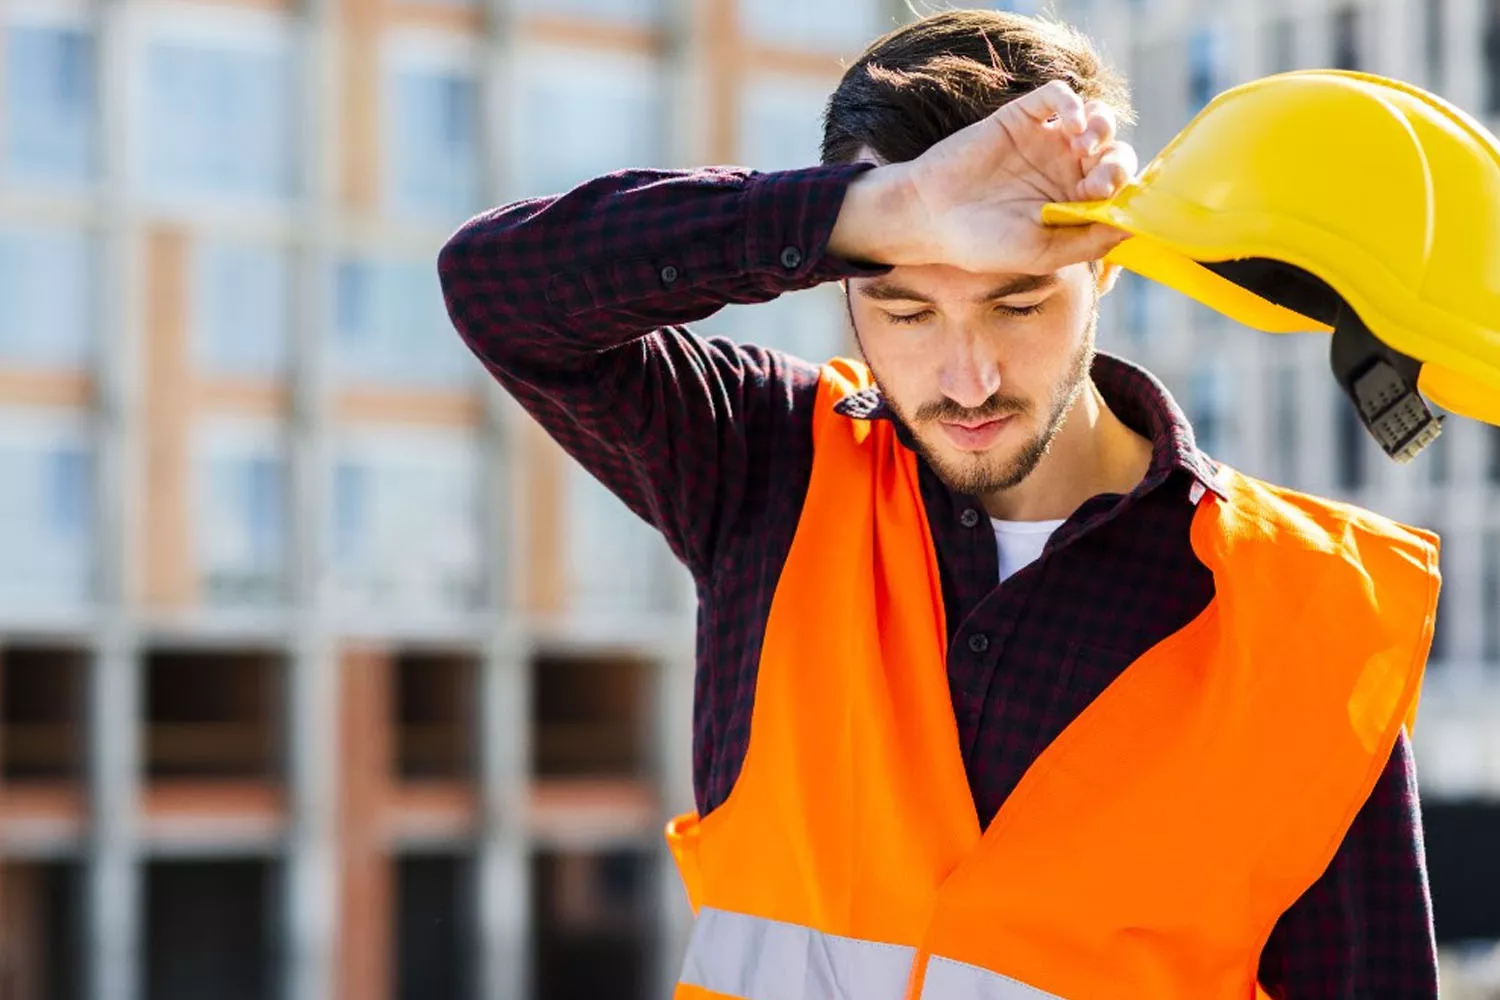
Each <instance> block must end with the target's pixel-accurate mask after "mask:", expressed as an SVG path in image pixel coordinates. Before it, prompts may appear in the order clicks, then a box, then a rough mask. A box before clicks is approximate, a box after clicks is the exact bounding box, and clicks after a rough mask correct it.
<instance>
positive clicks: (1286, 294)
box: [1200, 257, 1443, 464]
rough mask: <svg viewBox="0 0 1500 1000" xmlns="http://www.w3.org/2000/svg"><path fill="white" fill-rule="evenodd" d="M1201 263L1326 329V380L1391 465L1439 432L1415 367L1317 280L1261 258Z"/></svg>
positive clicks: (1407, 457) (1408, 458) (1418, 368)
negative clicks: (1329, 369)
mask: <svg viewBox="0 0 1500 1000" xmlns="http://www.w3.org/2000/svg"><path fill="white" fill-rule="evenodd" d="M1200 263H1201V264H1202V266H1203V267H1206V268H1208V269H1209V270H1210V271H1213V272H1214V273H1216V274H1218V275H1219V276H1220V277H1223V278H1226V279H1228V280H1229V281H1232V282H1234V283H1235V284H1237V285H1239V286H1240V287H1242V288H1244V289H1245V290H1247V291H1249V292H1252V293H1254V294H1255V295H1259V296H1260V297H1261V298H1263V299H1266V300H1267V301H1270V302H1274V303H1276V304H1277V305H1279V306H1282V307H1284V308H1287V309H1290V310H1292V311H1293V312H1296V313H1300V314H1301V315H1303V316H1306V317H1308V318H1309V319H1313V320H1316V321H1318V322H1319V323H1324V324H1326V325H1328V326H1331V327H1333V345H1332V347H1331V349H1330V358H1329V360H1330V361H1331V362H1332V364H1333V377H1334V378H1336V379H1338V383H1339V385H1340V386H1342V387H1343V390H1344V392H1345V393H1346V394H1347V395H1348V396H1349V398H1350V400H1352V401H1353V403H1354V412H1356V413H1358V414H1359V419H1360V422H1361V423H1363V424H1364V425H1365V429H1366V430H1368V431H1369V432H1370V436H1371V437H1373V438H1374V439H1375V440H1376V441H1377V442H1379V444H1380V447H1381V449H1382V450H1383V451H1384V452H1385V453H1386V454H1387V455H1389V456H1390V457H1391V458H1393V459H1395V460H1396V461H1397V462H1401V463H1402V464H1405V463H1407V462H1410V461H1411V460H1412V459H1413V458H1415V457H1416V456H1417V453H1418V452H1420V451H1421V450H1422V449H1423V448H1425V447H1427V445H1429V444H1431V443H1432V442H1433V440H1434V439H1436V438H1437V436H1438V434H1440V433H1441V432H1442V426H1443V420H1442V418H1441V417H1435V416H1433V414H1432V411H1431V410H1429V409H1428V408H1427V402H1426V401H1425V400H1424V399H1422V396H1421V394H1420V393H1419V392H1418V391H1417V375H1418V373H1420V372H1421V370H1422V363H1421V362H1420V361H1418V360H1416V359H1415V358H1412V357H1408V356H1407V355H1405V354H1402V353H1401V352H1399V351H1396V350H1393V349H1392V348H1390V347H1387V346H1386V344H1385V342H1384V341H1382V340H1381V339H1380V338H1379V337H1376V336H1375V335H1374V334H1373V333H1371V332H1370V329H1369V327H1367V326H1365V324H1364V322H1363V321H1362V320H1360V318H1359V316H1358V315H1357V314H1356V313H1355V312H1354V310H1353V309H1351V308H1349V304H1348V303H1347V302H1345V301H1344V297H1343V296H1342V295H1340V294H1339V293H1338V292H1336V291H1334V289H1333V288H1332V287H1331V286H1330V285H1328V284H1327V283H1326V282H1324V281H1323V280H1322V279H1321V278H1319V277H1317V276H1316V275H1313V274H1310V273H1309V272H1307V271H1304V270H1302V269H1301V268H1299V267H1294V266H1292V265H1291V264H1286V263H1283V262H1282V261H1279V260H1269V259H1266V258H1263V257H1247V258H1243V259H1240V260H1228V261H1212V262H1211V261H1200Z"/></svg>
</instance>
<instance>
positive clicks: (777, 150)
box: [737, 80, 828, 170]
mask: <svg viewBox="0 0 1500 1000" xmlns="http://www.w3.org/2000/svg"><path fill="white" fill-rule="evenodd" d="M827 99H828V92H827V88H824V87H821V86H817V87H814V86H808V85H806V84H804V85H801V86H798V85H796V84H795V83H792V82H790V81H780V80H754V81H752V83H751V84H750V85H749V86H747V87H746V88H745V90H744V92H743V93H742V94H741V96H740V102H739V103H740V122H739V156H738V157H737V159H738V160H739V161H740V162H741V163H744V164H746V165H748V166H752V167H754V168H756V169H757V170H788V169H792V168H796V167H810V166H813V165H815V164H817V163H818V162H819V161H820V159H821V149H822V143H823V121H822V116H823V105H824V103H825V102H826V101H827Z"/></svg>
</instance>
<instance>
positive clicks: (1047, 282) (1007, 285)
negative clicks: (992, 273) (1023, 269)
mask: <svg viewBox="0 0 1500 1000" xmlns="http://www.w3.org/2000/svg"><path fill="white" fill-rule="evenodd" d="M1061 280H1062V279H1061V278H1059V277H1058V276H1057V275H1055V274H1018V275H1016V276H1015V277H1014V278H1012V279H1010V280H1009V281H1007V282H1004V283H1003V284H1000V285H996V286H995V287H994V288H991V289H990V290H989V291H987V292H985V293H984V294H983V295H981V296H979V297H978V298H977V299H975V300H974V301H975V302H993V301H994V300H995V299H1008V298H1010V297H1011V296H1012V295H1024V294H1025V293H1026V292H1040V291H1044V290H1045V289H1048V288H1051V287H1053V286H1054V285H1056V284H1058V283H1059V282H1060V281H1061Z"/></svg>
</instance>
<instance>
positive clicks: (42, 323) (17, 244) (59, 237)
mask: <svg viewBox="0 0 1500 1000" xmlns="http://www.w3.org/2000/svg"><path fill="white" fill-rule="evenodd" d="M95 280H96V268H95V259H94V253H93V246H92V244H91V242H90V238H89V236H88V235H87V234H85V233H83V232H80V231H77V230H67V229H55V228H52V227H42V226H35V227H32V226H27V227H20V226H11V225H5V226H0V303H4V308H0V363H4V364H14V365H23V366H28V367H31V366H39V367H48V368H83V367H85V365H86V364H87V361H88V355H89V347H90V342H91V340H92V327H93V318H94V316H93V312H94V295H95V291H94V289H95Z"/></svg>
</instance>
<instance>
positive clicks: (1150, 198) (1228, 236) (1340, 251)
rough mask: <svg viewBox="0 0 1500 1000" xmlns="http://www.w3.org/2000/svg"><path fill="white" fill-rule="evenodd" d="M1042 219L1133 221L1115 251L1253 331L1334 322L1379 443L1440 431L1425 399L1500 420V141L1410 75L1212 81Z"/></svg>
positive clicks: (1312, 74) (1351, 381) (1353, 391)
mask: <svg viewBox="0 0 1500 1000" xmlns="http://www.w3.org/2000/svg"><path fill="white" fill-rule="evenodd" d="M1042 220H1043V222H1046V223H1049V224H1055V225H1070V224H1080V223H1085V222H1105V223H1108V224H1110V225H1112V226H1116V227H1118V228H1120V229H1123V230H1126V231H1127V232H1129V233H1131V234H1132V235H1131V238H1130V239H1127V240H1126V241H1124V242H1123V243H1121V244H1120V245H1119V246H1117V247H1116V248H1115V249H1114V250H1113V251H1111V252H1110V254H1109V255H1108V257H1106V258H1105V259H1106V260H1109V261H1113V262H1115V263H1118V264H1119V265H1121V266H1122V267H1125V268H1128V269H1129V270H1132V271H1135V272H1137V273H1139V274H1141V275H1143V276H1145V277H1147V278H1151V279H1154V280H1156V281H1159V282H1161V283H1162V284H1165V285H1168V286H1170V287H1172V288H1175V289H1177V290H1178V291H1181V292H1183V293H1184V294H1186V295H1189V296H1191V297H1192V298H1194V299H1197V300H1198V301H1200V302H1202V303H1204V304H1205V305H1208V306H1210V307H1212V308H1214V309H1216V310H1218V311H1220V312H1222V313H1224V314H1225V315H1227V316H1229V317H1230V318H1232V319H1235V320H1238V321H1239V322H1241V323H1244V324H1246V325H1247V326H1251V327H1254V328H1256V329H1259V330H1265V331H1268V332H1274V333H1290V332H1295V331H1309V330H1321V331H1330V330H1332V331H1334V337H1333V342H1334V343H1333V351H1332V354H1333V359H1332V360H1333V367H1334V372H1335V375H1336V376H1337V377H1338V379H1339V382H1340V384H1341V385H1342V386H1343V387H1344V389H1345V391H1346V392H1348V393H1349V395H1350V397H1351V398H1352V399H1353V400H1354V402H1355V405H1356V408H1357V410H1358V411H1359V414H1360V417H1361V419H1362V420H1363V421H1364V423H1365V426H1366V427H1367V428H1369V429H1370V431H1371V433H1372V434H1373V435H1374V436H1375V438H1376V440H1378V441H1380V443H1381V445H1382V447H1384V448H1385V450H1386V452H1387V454H1389V455H1391V456H1392V457H1393V458H1396V459H1397V460H1398V461H1405V460H1408V459H1410V458H1411V457H1412V456H1413V455H1415V454H1416V453H1417V452H1418V451H1420V450H1421V448H1422V446H1423V445H1425V444H1426V443H1427V442H1428V441H1430V440H1431V439H1432V438H1433V437H1436V435H1437V431H1438V423H1439V422H1438V421H1437V420H1436V419H1434V418H1433V417H1432V416H1431V414H1430V412H1429V411H1428V409H1427V406H1426V404H1425V403H1424V402H1423V400H1422V395H1426V396H1427V397H1428V398H1430V399H1431V400H1432V401H1433V402H1435V403H1437V404H1438V405H1439V406H1441V407H1443V408H1444V409H1447V410H1450V411H1452V412H1454V413H1459V414H1463V415H1465V416H1468V417H1473V418H1475V419H1479V420H1484V421H1487V422H1489V423H1492V424H1497V425H1500V142H1497V140H1496V138H1495V136H1494V135H1493V134H1492V133H1490V132H1489V131H1488V130H1487V129H1485V127H1484V126H1483V125H1481V124H1480V123H1479V122H1478V121H1476V120H1475V119H1473V118H1472V117H1470V116H1469V115H1467V114H1465V113H1464V112H1463V111H1461V110H1459V109H1458V108H1456V107H1454V106H1452V105H1451V104H1448V103H1447V102H1445V101H1443V100H1442V99H1441V98H1438V97H1436V96H1434V95H1432V94H1429V93H1427V92H1426V91H1423V90H1421V89H1419V88H1417V87H1413V86H1411V85H1409V84H1406V83H1402V82H1400V81H1397V80H1390V79H1386V78H1384V77H1379V76H1375V75H1372V74H1369V73H1356V72H1350V71H1346V70H1328V69H1319V70H1298V71H1293V72H1290V73H1279V74H1276V75H1274V76H1268V77H1263V78H1261V79H1258V80H1254V81H1251V82H1249V83H1246V84H1242V85H1240V86H1237V87H1234V88H1232V89H1230V90H1227V91H1225V92H1223V93H1221V94H1219V95H1218V96H1217V97H1216V98H1214V100H1213V101H1211V102H1210V103H1209V104H1208V105H1207V106H1206V107H1204V108H1203V110H1202V111H1200V112H1199V113H1198V115H1197V116H1196V117H1194V118H1193V120H1192V121H1190V122H1189V123H1188V124H1187V125H1186V126H1185V127H1184V128H1183V129H1182V131H1181V132H1179V133H1178V134H1177V136H1176V138H1174V139H1173V140H1172V141H1171V142H1170V143H1168V144H1167V146H1166V148H1164V149H1163V150H1162V151H1161V152H1160V153H1159V154H1157V156H1156V157H1155V158H1154V159H1152V161H1151V162H1150V163H1149V164H1147V165H1146V168H1145V169H1144V170H1143V171H1141V173H1140V175H1139V176H1138V177H1136V178H1133V179H1132V180H1130V181H1129V182H1127V183H1126V185H1125V186H1124V187H1123V188H1122V189H1121V190H1120V191H1119V192H1117V193H1116V194H1115V196H1114V197H1113V198H1110V199H1108V200H1105V201H1089V202H1071V203H1066V204H1061V203H1059V204H1050V205H1047V206H1045V207H1044V208H1043V211H1042Z"/></svg>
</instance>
